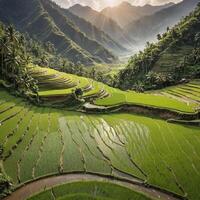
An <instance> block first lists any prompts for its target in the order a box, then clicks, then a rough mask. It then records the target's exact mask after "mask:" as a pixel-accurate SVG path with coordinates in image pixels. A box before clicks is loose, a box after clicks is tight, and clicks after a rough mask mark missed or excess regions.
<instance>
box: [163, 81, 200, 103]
mask: <svg viewBox="0 0 200 200" xmlns="http://www.w3.org/2000/svg"><path fill="white" fill-rule="evenodd" d="M160 93H161V94H162V95H165V96H166V95H168V96H171V97H172V98H174V99H175V98H176V99H179V100H182V101H185V102H187V103H188V104H191V103H196V104H200V81H199V80H196V81H192V82H189V83H187V84H184V85H179V86H174V87H169V88H167V89H165V90H161V91H160Z"/></svg>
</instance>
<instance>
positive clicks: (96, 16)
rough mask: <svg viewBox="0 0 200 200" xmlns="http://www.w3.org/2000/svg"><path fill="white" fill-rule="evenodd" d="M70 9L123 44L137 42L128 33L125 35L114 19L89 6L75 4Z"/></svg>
mask: <svg viewBox="0 0 200 200" xmlns="http://www.w3.org/2000/svg"><path fill="white" fill-rule="evenodd" d="M69 11H70V12H71V13H73V14H74V15H77V16H79V17H81V18H84V19H85V20H87V21H89V22H90V23H92V24H93V25H94V26H96V27H97V28H98V29H100V30H102V31H104V32H105V33H107V34H108V35H109V36H110V37H112V38H113V39H114V40H115V41H116V42H118V43H120V45H122V46H131V44H132V43H134V42H135V41H134V39H130V38H129V37H128V36H127V35H125V33H124V31H123V29H122V28H121V27H120V26H119V25H118V24H117V23H116V22H115V21H114V20H112V19H111V18H109V17H107V16H105V15H103V14H102V13H99V12H97V11H95V10H93V9H92V8H90V7H88V6H82V5H80V4H75V5H74V6H72V7H71V8H69Z"/></svg>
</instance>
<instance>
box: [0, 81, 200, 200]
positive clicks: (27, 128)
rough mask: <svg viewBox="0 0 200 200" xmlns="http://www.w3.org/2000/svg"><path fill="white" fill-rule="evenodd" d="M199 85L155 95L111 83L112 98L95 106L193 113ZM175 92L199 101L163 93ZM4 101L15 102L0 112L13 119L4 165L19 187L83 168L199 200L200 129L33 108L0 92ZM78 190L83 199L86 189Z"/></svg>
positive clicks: (0, 132)
mask: <svg viewBox="0 0 200 200" xmlns="http://www.w3.org/2000/svg"><path fill="white" fill-rule="evenodd" d="M193 88H194V89H193ZM198 88H199V82H198V81H195V82H191V83H188V84H185V85H181V86H176V87H171V88H167V89H165V90H161V91H156V92H155V91H154V92H151V93H150V94H149V93H148V94H138V93H133V92H122V91H120V90H117V89H113V88H110V87H108V86H105V89H106V91H107V92H109V93H110V94H111V95H110V96H109V97H108V98H104V99H101V100H97V101H96V103H97V102H98V101H99V103H100V104H102V105H114V102H115V103H116V104H121V103H124V102H128V103H133V104H141V103H142V104H143V105H151V106H158V107H163V105H164V106H166V107H167V108H170V109H172V108H173V109H176V110H181V111H185V112H192V109H195V107H198V106H199V103H198V102H197V101H196V100H195V99H193V96H194V95H198ZM95 90H96V91H98V89H95ZM169 90H174V94H176V93H178V92H177V91H179V92H181V96H183V95H184V96H185V95H186V92H187V91H189V92H190V93H191V94H190V96H189V97H187V98H188V99H190V100H193V101H194V102H190V104H187V103H183V102H182V99H181V97H175V96H174V97H167V96H166V95H163V91H164V92H167V91H169ZM185 90H187V91H186V92H185ZM157 93H159V94H157ZM187 95H189V93H188V92H187ZM177 98H178V99H177ZM5 100H6V103H5ZM195 101H196V102H195ZM0 102H3V104H4V103H5V104H7V105H15V106H14V107H12V108H10V109H8V110H6V111H3V112H2V113H0V119H1V120H4V119H7V120H5V121H2V124H1V125H0V144H2V145H3V147H4V152H3V158H4V159H3V160H2V166H3V167H4V170H5V172H6V174H7V175H8V176H9V177H10V178H11V180H12V181H13V184H14V186H15V187H17V186H18V185H19V184H22V183H24V182H27V181H32V180H33V179H37V178H39V177H44V176H47V175H53V174H62V173H71V172H75V171H79V172H83V173H85V172H94V173H99V174H106V175H113V176H116V177H124V178H128V179H131V180H132V177H137V178H140V179H141V180H143V181H146V182H147V183H149V184H151V185H154V186H156V187H160V188H163V189H165V190H169V191H171V192H174V193H177V194H179V195H182V196H185V195H186V194H187V197H188V198H189V199H192V200H193V199H194V200H198V199H199V198H200V195H199V188H198V186H199V184H200V173H199V171H200V156H199V152H200V145H199V144H200V134H199V133H200V128H199V127H190V126H182V125H178V124H170V123H167V122H166V121H163V120H159V119H152V118H148V117H145V116H137V115H131V114H125V113H124V114H123V113H121V114H109V115H89V114H83V113H78V112H71V111H66V110H58V109H52V108H43V107H35V106H33V105H32V106H30V105H28V103H24V102H22V100H21V99H20V98H16V97H13V96H11V95H9V94H8V93H7V92H5V91H4V90H3V89H0ZM3 104H2V105H3ZM186 105H189V106H186ZM190 109H191V110H190ZM10 152H11V154H10V156H8V155H9V153H10ZM7 156H8V157H7ZM110 190H111V189H110ZM111 191H112V190H111ZM77 192H79V194H80V195H82V191H77ZM74 193H76V191H75V192H74ZM74 193H73V192H71V193H70V195H72V196H70V197H69V196H65V194H63V195H62V196H61V197H63V198H72V199H73V198H77V197H73V195H74ZM42 195H44V198H43V197H41V199H42V198H43V199H45V198H47V197H46V196H45V195H49V194H48V193H47V194H42ZM66 195H67V194H66ZM84 195H85V194H84ZM100 197H101V198H110V197H109V196H106V197H104V196H100ZM51 198H52V197H51V196H49V197H48V198H47V199H51ZM59 198H60V197H59ZM79 198H80V197H79ZM86 198H87V194H86ZM88 198H90V197H88ZM97 198H99V196H97Z"/></svg>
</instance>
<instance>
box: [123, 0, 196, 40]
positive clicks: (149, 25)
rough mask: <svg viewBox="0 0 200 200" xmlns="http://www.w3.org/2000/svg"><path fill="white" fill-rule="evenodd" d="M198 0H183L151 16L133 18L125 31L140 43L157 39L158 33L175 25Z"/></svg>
mask: <svg viewBox="0 0 200 200" xmlns="http://www.w3.org/2000/svg"><path fill="white" fill-rule="evenodd" d="M198 2H199V1H198V0H183V1H181V2H180V3H177V4H174V5H172V6H170V7H168V8H165V9H161V10H160V11H158V12H156V13H155V14H152V15H150V16H144V17H142V18H140V19H138V20H133V21H132V22H130V23H129V24H127V25H126V26H125V27H124V29H125V32H126V34H127V35H129V37H131V38H134V39H135V40H136V41H138V42H140V43H144V41H150V40H151V41H155V39H156V35H157V34H158V33H164V32H165V31H166V28H167V27H173V26H174V25H175V24H176V23H178V22H179V20H180V19H181V18H182V17H184V16H186V15H188V14H189V13H190V12H191V11H192V10H193V9H194V8H195V7H196V5H197V3H198Z"/></svg>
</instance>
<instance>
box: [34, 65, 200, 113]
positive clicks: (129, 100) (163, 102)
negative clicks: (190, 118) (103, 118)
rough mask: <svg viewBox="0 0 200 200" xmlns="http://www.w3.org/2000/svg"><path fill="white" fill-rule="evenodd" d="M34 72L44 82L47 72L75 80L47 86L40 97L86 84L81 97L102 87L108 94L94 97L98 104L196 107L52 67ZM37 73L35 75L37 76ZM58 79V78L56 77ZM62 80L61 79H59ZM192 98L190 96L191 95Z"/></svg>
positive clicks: (63, 93) (177, 108)
mask: <svg viewBox="0 0 200 200" xmlns="http://www.w3.org/2000/svg"><path fill="white" fill-rule="evenodd" d="M35 70H36V72H37V73H38V72H40V70H41V72H40V76H39V77H40V78H41V77H42V73H44V75H43V76H44V82H45V76H47V75H48V74H49V76H50V75H51V76H52V75H53V74H54V75H56V76H57V75H59V76H60V77H62V78H65V79H68V80H71V81H72V82H76V83H77V85H76V86H72V87H71V88H65V86H63V88H62V87H61V88H59V89H54V88H51V86H49V87H48V88H47V89H46V90H41V91H40V92H39V95H40V96H41V97H48V96H66V95H69V94H71V93H72V90H74V89H75V88H76V87H78V88H85V87H88V86H92V87H91V88H90V89H89V91H87V92H85V93H84V95H83V97H89V96H93V95H98V94H99V93H100V91H101V90H102V89H104V90H105V92H107V93H108V94H109V96H107V97H105V98H101V99H96V100H95V101H94V103H95V104H96V105H98V106H108V107H109V106H115V105H123V104H133V105H144V106H149V107H159V108H164V109H169V110H175V111H178V112H186V113H194V112H195V110H196V108H197V107H198V103H195V102H192V103H190V104H187V103H186V102H183V101H181V100H180V101H179V100H177V99H174V98H170V97H168V96H166V95H160V94H158V95H155V94H154V93H151V92H148V93H136V92H131V91H121V90H119V89H114V88H111V87H108V86H107V85H104V84H103V83H99V82H96V81H92V80H91V79H87V78H84V77H79V76H75V75H72V74H65V73H61V72H58V71H56V70H53V69H49V68H39V67H35ZM37 76H38V75H36V76H35V77H36V78H37ZM46 80H47V81H48V83H49V82H51V84H52V85H56V84H57V83H56V81H55V80H54V79H46ZM56 80H58V78H56ZM60 81H61V82H62V79H61V80H60ZM191 98H192V97H191Z"/></svg>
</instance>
